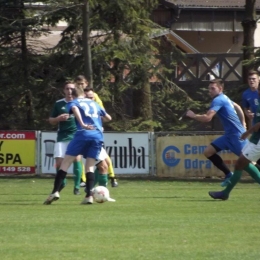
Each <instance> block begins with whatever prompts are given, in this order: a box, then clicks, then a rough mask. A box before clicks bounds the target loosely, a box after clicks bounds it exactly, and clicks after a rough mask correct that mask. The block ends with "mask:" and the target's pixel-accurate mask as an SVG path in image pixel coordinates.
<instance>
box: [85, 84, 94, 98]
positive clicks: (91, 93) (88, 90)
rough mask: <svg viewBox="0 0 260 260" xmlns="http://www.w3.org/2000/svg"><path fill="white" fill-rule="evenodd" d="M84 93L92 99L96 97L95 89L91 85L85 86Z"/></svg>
mask: <svg viewBox="0 0 260 260" xmlns="http://www.w3.org/2000/svg"><path fill="white" fill-rule="evenodd" d="M84 94H85V97H86V98H89V99H92V100H94V99H95V95H94V90H93V88H91V87H86V88H84Z"/></svg>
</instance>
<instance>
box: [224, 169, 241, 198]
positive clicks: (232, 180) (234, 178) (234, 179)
mask: <svg viewBox="0 0 260 260" xmlns="http://www.w3.org/2000/svg"><path fill="white" fill-rule="evenodd" d="M241 176H242V171H238V170H235V171H234V173H233V175H232V177H231V178H230V179H229V183H228V185H227V187H226V188H225V189H224V190H223V193H224V194H226V195H229V193H230V192H231V191H232V189H233V188H234V187H235V186H236V184H237V183H238V181H239V180H240V178H241Z"/></svg>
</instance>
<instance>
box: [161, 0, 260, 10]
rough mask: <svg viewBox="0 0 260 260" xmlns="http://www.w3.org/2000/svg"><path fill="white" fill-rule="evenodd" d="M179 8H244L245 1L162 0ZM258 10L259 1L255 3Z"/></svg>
mask: <svg viewBox="0 0 260 260" xmlns="http://www.w3.org/2000/svg"><path fill="white" fill-rule="evenodd" d="M164 1H165V2H167V3H171V4H174V5H177V6H179V7H181V8H228V9H230V8H245V2H246V0H164ZM255 7H256V9H260V0H256V1H255Z"/></svg>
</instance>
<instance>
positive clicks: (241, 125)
mask: <svg viewBox="0 0 260 260" xmlns="http://www.w3.org/2000/svg"><path fill="white" fill-rule="evenodd" d="M223 88H224V84H223V82H222V80H221V79H214V80H212V81H210V84H209V95H210V96H211V97H212V98H213V100H212V102H211V105H210V108H209V110H208V112H207V113H206V114H204V115H198V114H195V113H194V112H193V111H191V110H189V111H187V114H186V115H187V116H188V117H190V118H193V119H195V120H197V121H200V122H210V121H211V120H212V118H213V117H214V116H215V115H216V114H217V115H218V116H219V118H220V120H221V122H222V124H223V127H224V131H225V134H224V135H223V136H221V137H219V138H217V139H215V140H214V141H213V142H212V143H211V144H210V145H208V146H207V148H206V149H205V151H204V155H205V156H206V157H207V158H208V159H209V160H210V161H211V162H212V163H213V164H214V165H215V166H216V167H217V168H218V169H220V170H221V171H222V172H223V173H224V174H225V180H224V181H223V182H222V184H221V186H226V185H227V183H228V181H229V179H230V178H231V176H232V172H231V171H230V170H229V168H228V167H227V166H226V164H225V163H224V161H223V160H222V158H221V157H220V156H219V155H218V154H217V153H218V152H219V151H222V150H230V151H232V152H233V153H234V154H236V155H237V156H239V155H240V153H241V150H242V148H243V147H244V146H245V144H246V142H247V141H245V140H241V139H240V136H241V135H242V134H243V133H244V132H245V131H246V129H245V118H244V114H243V111H242V109H241V108H240V106H239V105H238V104H236V103H234V102H232V101H231V100H230V99H229V98H228V97H227V96H226V95H224V94H223Z"/></svg>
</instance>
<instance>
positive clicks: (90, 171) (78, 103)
mask: <svg viewBox="0 0 260 260" xmlns="http://www.w3.org/2000/svg"><path fill="white" fill-rule="evenodd" d="M75 90H76V93H75V96H76V97H77V98H76V99H74V100H73V101H71V102H69V103H68V104H67V109H68V111H69V112H70V113H73V114H74V115H75V118H76V126H77V131H76V133H75V135H74V137H73V139H72V140H71V142H70V143H69V145H68V147H67V151H66V155H65V158H64V160H63V161H62V164H61V166H60V170H59V171H58V173H57V175H56V178H55V181H54V188H53V190H52V193H51V194H50V195H49V197H48V198H47V199H46V201H45V202H44V204H47V205H48V204H51V203H52V202H53V201H55V200H58V199H59V198H60V195H59V192H58V191H59V188H60V186H61V184H62V181H63V180H64V178H65V177H66V175H67V170H68V168H69V166H70V165H71V163H72V162H73V160H74V159H75V157H76V156H77V155H79V154H81V155H83V157H84V158H86V164H85V170H86V176H87V183H86V189H85V190H86V197H85V198H84V200H83V202H82V204H92V203H93V197H92V194H91V190H92V189H93V188H94V181H95V176H94V166H95V163H96V160H98V158H99V154H100V151H101V148H102V145H103V141H104V138H103V131H102V120H104V121H110V120H111V117H110V115H108V114H107V113H106V112H105V110H104V109H102V108H101V107H100V106H99V105H98V104H97V103H96V102H95V101H92V100H90V99H87V98H84V91H83V89H82V88H81V87H80V86H77V85H76V87H75Z"/></svg>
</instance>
